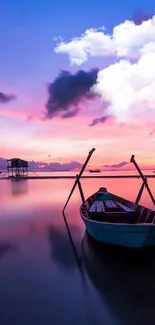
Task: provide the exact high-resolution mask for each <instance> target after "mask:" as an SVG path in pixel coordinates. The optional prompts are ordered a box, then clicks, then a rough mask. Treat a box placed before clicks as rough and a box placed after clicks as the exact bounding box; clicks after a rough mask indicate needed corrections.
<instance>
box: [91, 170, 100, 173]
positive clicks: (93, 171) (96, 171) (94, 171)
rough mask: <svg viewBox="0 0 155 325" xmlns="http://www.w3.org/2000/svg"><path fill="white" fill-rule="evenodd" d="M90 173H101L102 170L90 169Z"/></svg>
mask: <svg viewBox="0 0 155 325" xmlns="http://www.w3.org/2000/svg"><path fill="white" fill-rule="evenodd" d="M89 172H90V173H100V172H101V171H100V169H89Z"/></svg>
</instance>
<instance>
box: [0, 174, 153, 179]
mask: <svg viewBox="0 0 155 325" xmlns="http://www.w3.org/2000/svg"><path fill="white" fill-rule="evenodd" d="M144 177H146V178H155V174H154V175H150V174H149V175H144ZM81 178H83V179H91V178H141V177H140V176H139V175H138V174H137V175H100V176H99V175H98V176H97V175H94V176H81ZM28 179H29V180H31V179H76V175H75V176H74V175H73V176H65V175H64V176H62V175H55V176H25V177H20V178H15V177H14V178H8V177H0V180H28Z"/></svg>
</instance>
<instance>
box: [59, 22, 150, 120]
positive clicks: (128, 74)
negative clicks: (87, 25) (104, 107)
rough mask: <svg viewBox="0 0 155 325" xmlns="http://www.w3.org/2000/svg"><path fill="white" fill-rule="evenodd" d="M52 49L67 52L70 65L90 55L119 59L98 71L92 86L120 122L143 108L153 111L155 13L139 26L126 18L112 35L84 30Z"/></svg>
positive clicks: (80, 61)
mask: <svg viewBox="0 0 155 325" xmlns="http://www.w3.org/2000/svg"><path fill="white" fill-rule="evenodd" d="M55 51H56V52H57V53H67V54H68V55H69V58H70V61H71V64H76V65H81V64H82V63H83V62H85V61H86V60H87V59H88V57H89V56H109V55H111V56H116V57H117V58H118V59H119V61H118V62H117V63H115V64H111V65H109V66H108V67H107V68H105V69H104V70H101V71H99V73H98V79H97V83H96V85H94V87H93V88H92V91H93V92H94V93H96V94H98V95H99V96H100V97H101V99H102V100H104V101H105V100H107V101H108V102H110V103H111V104H110V105H109V108H108V114H112V115H113V116H115V117H116V118H117V119H118V120H119V121H122V120H126V119H127V118H129V116H131V115H132V114H135V113H136V114H139V113H140V114H141V112H143V111H144V110H146V109H147V110H149V109H152V111H153V110H155V16H153V17H152V19H149V20H148V21H144V22H142V24H141V25H135V24H134V22H132V21H125V22H124V23H122V24H120V25H118V26H115V27H114V28H113V33H112V35H108V34H106V33H105V29H101V30H96V29H90V30H87V31H86V32H85V33H84V34H82V35H81V37H79V38H74V39H73V40H71V41H70V42H69V43H65V42H64V41H61V42H60V44H59V45H58V46H57V47H56V48H55ZM122 58H123V59H122ZM130 59H135V63H131V61H130Z"/></svg>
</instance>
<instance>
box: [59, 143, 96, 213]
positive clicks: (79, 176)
mask: <svg viewBox="0 0 155 325" xmlns="http://www.w3.org/2000/svg"><path fill="white" fill-rule="evenodd" d="M94 151H95V148H93V149H91V150H90V152H89V154H88V157H87V159H86V161H85V163H84V164H83V166H82V168H81V171H80V173H79V175H78V176H77V178H76V180H75V183H74V185H73V187H72V190H71V192H70V194H69V197H68V199H67V202H66V204H65V206H64V208H63V210H62V212H64V210H65V208H66V206H67V204H68V202H69V200H70V198H71V196H72V194H73V192H74V190H75V187H76V185H77V184H78V182H79V180H80V178H81V176H82V174H83V172H84V170H85V168H86V166H87V164H88V161H89V160H90V158H91V156H92V154H93V152H94Z"/></svg>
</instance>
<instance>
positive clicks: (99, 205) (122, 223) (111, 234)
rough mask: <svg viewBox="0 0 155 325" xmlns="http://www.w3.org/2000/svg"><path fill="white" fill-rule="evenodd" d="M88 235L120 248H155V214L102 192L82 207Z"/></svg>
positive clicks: (89, 199) (93, 196) (105, 191)
mask: <svg viewBox="0 0 155 325" xmlns="http://www.w3.org/2000/svg"><path fill="white" fill-rule="evenodd" d="M80 214H81V217H82V220H83V222H84V223H85V226H86V229H87V231H88V234H89V235H90V236H91V237H93V238H94V239H95V240H96V241H98V242H101V243H106V244H112V245H117V246H125V247H133V248H142V247H148V246H155V211H153V210H151V209H148V208H145V207H143V206H140V205H139V204H136V203H134V202H131V201H128V200H126V199H124V198H121V197H119V196H116V195H115V194H112V193H109V192H107V189H106V188H100V189H99V191H98V192H96V193H94V194H93V195H91V196H90V197H89V198H88V199H87V200H86V201H85V203H83V204H82V205H81V207H80Z"/></svg>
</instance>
